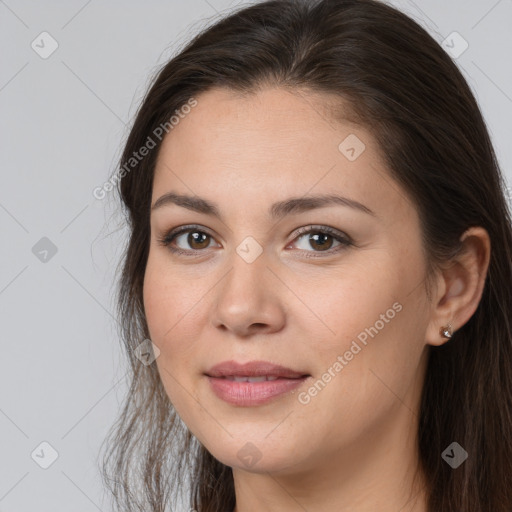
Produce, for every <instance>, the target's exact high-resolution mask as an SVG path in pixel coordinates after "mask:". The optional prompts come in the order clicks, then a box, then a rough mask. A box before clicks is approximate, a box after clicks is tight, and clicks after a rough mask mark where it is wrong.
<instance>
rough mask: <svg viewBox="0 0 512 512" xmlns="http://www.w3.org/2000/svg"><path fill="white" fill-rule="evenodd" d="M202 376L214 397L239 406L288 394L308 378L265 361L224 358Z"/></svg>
mask: <svg viewBox="0 0 512 512" xmlns="http://www.w3.org/2000/svg"><path fill="white" fill-rule="evenodd" d="M205 376H206V377H207V378H208V381H209V383H210V387H211V389H212V391H213V392H214V393H215V395H217V397H218V398H220V399H221V400H223V401H225V402H227V403H229V404H231V405H236V406H240V407H249V406H256V405H262V404H264V403H267V402H269V401H271V400H273V399H275V398H277V397H278V396H281V395H286V394H289V393H290V392H293V391H294V390H295V389H296V388H297V387H298V386H300V385H301V384H302V383H303V382H304V381H305V380H306V379H308V378H309V377H311V375H310V374H308V373H306V372H301V371H296V370H292V369H291V368H286V367H284V366H281V365H275V364H273V363H269V362H267V361H251V362H249V363H245V364H240V363H237V362H235V361H225V362H224V363H221V364H218V365H216V366H214V367H212V368H210V370H208V371H207V372H206V373H205Z"/></svg>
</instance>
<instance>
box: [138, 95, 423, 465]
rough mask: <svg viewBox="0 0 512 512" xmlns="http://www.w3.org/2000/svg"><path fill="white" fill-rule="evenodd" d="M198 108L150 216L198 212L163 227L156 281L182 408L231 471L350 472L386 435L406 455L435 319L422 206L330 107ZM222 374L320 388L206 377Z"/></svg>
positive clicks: (272, 101)
mask: <svg viewBox="0 0 512 512" xmlns="http://www.w3.org/2000/svg"><path fill="white" fill-rule="evenodd" d="M196 99H197V102H198V103H197V106H195V107H194V108H192V109H191V111H190V113H188V114H187V115H183V118H182V119H180V122H179V124H177V125H176V126H175V127H174V128H173V129H172V130H171V131H170V132H169V134H168V135H167V136H166V138H165V140H164V142H163V145H162V147H161V150H160V153H159V157H158V162H157V166H156V170H155V179H154V185H153V187H154V188H153V196H152V203H151V204H152V205H154V204H155V203H156V202H157V200H158V199H159V198H161V197H162V196H164V195H165V194H169V193H170V192H172V193H173V194H176V197H177V196H187V198H188V199H186V200H185V199H175V200H174V201H173V200H168V201H162V202H160V206H159V207H157V208H155V209H154V210H153V211H152V212H151V246H150V251H149V258H148V262H147V269H146V274H145V280H144V306H145V311H146V315H147V321H148V325H149V330H150V336H151V340H152V342H153V343H154V344H155V345H156V346H157V347H158V348H159V350H160V355H159V357H158V358H157V360H156V364H157V367H158V371H159V374H160V376H161V379H162V381H163V385H164V387H165V390H166V392H167V394H168V396H169V399H170V400H171V402H172V403H173V405H174V407H175V408H176V410H177V412H178V414H179V415H180V417H181V418H182V420H183V421H184V422H185V424H186V425H187V426H188V428H189V429H190V430H191V431H192V433H193V434H194V435H195V436H196V437H197V438H198V439H199V440H200V442H201V443H202V444H203V445H204V446H205V447H206V448H207V449H208V450H209V451H210V452H211V453H212V454H213V455H214V456H215V457H216V458H217V459H219V460H220V461H221V462H223V463H224V464H226V465H229V466H232V467H233V468H238V469H246V470H249V471H252V472H267V471H275V472H279V471H280V472H281V473H282V474H285V473H286V472H293V471H297V470H298V469H300V471H304V470H305V469H307V468H311V469H313V468H315V467H318V466H319V465H320V464H321V465H322V467H325V466H326V465H329V464H331V463H334V462H333V461H334V459H333V457H332V455H333V454H335V453H336V454H338V455H339V456H341V455H344V456H345V459H344V460H348V459H349V458H350V460H351V461H352V465H351V466H350V467H349V469H350V470H353V468H354V464H356V463H357V461H360V460H362V459H364V457H366V456H369V457H371V456H372V455H375V453H374V452H373V450H374V449H377V446H378V443H379V440H381V439H382V438H383V436H385V437H386V438H387V439H388V441H389V443H395V444H396V449H397V450H401V449H403V446H404V444H405V443H404V441H405V439H406V437H404V436H407V435H409V434H411V432H413V433H414V435H415V429H416V428H417V424H416V420H417V416H416V414H415V411H416V409H417V405H418V401H419V397H420V392H421V387H422V383H423V378H424V371H425V363H426V353H427V352H426V347H425V343H426V342H425V332H426V329H427V326H428V323H429V315H430V305H429V303H428V301H427V298H426V295H425V282H424V279H425V261H424V257H423V252H422V247H421V239H420V228H419V219H418V215H417V212H416V210H415V207H414V205H413V204H412V203H411V202H410V201H409V199H408V198H407V196H406V194H405V192H404V191H403V190H402V189H401V188H400V187H399V186H398V184H397V183H396V182H394V181H393V180H392V179H391V177H390V176H389V174H388V172H387V170H386V168H385V164H384V161H383V158H382V155H381V154H379V148H378V147H377V145H376V141H375V140H374V138H372V136H371V135H370V133H369V132H368V131H367V130H365V129H364V128H363V127H361V126H360V125H356V124H351V123H349V122H341V121H339V122H338V121H337V122H335V121H334V120H333V119H332V118H331V117H330V116H329V115H328V113H327V109H326V105H327V103H326V101H327V100H328V99H329V98H328V97H327V96H320V95H317V94H313V93H309V94H306V93H304V92H302V93H300V94H299V93H291V92H289V91H288V92H287V91H285V90H283V89H279V88H274V89H271V88H269V89H264V90H262V91H259V92H257V93H255V94H253V95H248V96H245V97H242V96H240V95H236V94H235V93H233V92H232V91H229V90H224V89H215V90H211V91H209V92H207V93H204V94H203V95H201V96H198V97H197V98H196ZM328 196H329V197H334V196H339V197H341V198H345V199H338V200H332V201H326V200H322V201H321V200H320V199H319V198H324V199H325V198H327V197H328ZM349 200H350V201H352V202H353V203H351V202H350V201H349ZM206 203H207V204H206ZM207 205H210V206H209V207H207ZM214 212H215V213H216V214H217V215H216V214H214ZM190 225H192V226H190ZM184 226H188V227H189V231H187V232H184V233H181V234H178V235H177V236H176V237H175V238H174V240H173V241H172V242H171V243H170V244H169V245H168V246H164V245H163V244H160V243H159V242H158V240H159V239H163V238H164V237H165V236H166V235H167V234H168V233H169V232H170V231H171V230H175V229H176V228H180V227H184ZM309 228H311V229H309ZM300 230H303V231H300ZM309 231H310V232H309ZM345 242H348V245H347V244H346V243H345ZM173 249H176V250H180V251H183V252H180V253H178V252H173ZM225 361H234V362H237V363H240V364H245V363H247V362H251V361H260V362H261V361H265V362H269V363H272V364H275V365H281V366H283V367H286V368H288V369H291V370H293V371H294V372H296V375H297V376H303V375H306V376H307V377H304V378H302V379H290V378H284V376H283V375H281V377H279V378H278V379H277V380H274V381H273V382H270V381H269V382H237V381H234V380H232V378H229V377H224V378H221V377H217V378H213V377H209V376H208V375H209V374H210V375H211V374H213V371H212V370H211V369H212V367H213V366H215V365H218V364H219V363H222V362H225ZM262 371H263V372H267V374H268V373H270V374H271V373H272V372H271V370H268V369H266V370H265V369H264V370H262ZM228 373H229V370H228ZM232 373H235V372H232ZM239 373H240V374H242V375H243V374H244V371H243V370H240V372H239ZM246 373H249V372H246ZM277 373H279V372H277ZM274 376H275V375H274ZM288 377H290V375H288ZM219 390H220V391H219ZM273 393H274V394H273ZM275 393H277V394H275ZM414 435H412V436H410V439H411V445H410V446H412V443H413V441H414ZM389 443H388V447H389ZM391 448H392V447H391ZM391 448H390V449H391ZM337 459H339V457H337Z"/></svg>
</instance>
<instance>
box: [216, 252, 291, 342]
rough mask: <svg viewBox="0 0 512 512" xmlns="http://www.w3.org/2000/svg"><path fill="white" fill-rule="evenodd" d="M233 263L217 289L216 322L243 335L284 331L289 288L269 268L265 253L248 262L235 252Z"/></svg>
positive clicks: (234, 332)
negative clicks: (285, 298)
mask: <svg viewBox="0 0 512 512" xmlns="http://www.w3.org/2000/svg"><path fill="white" fill-rule="evenodd" d="M230 263H231V267H230V270H229V271H228V272H227V275H225V277H224V278H223V279H222V281H221V282H220V283H219V285H218V286H216V287H215V288H214V290H215V293H216V296H215V297H214V306H213V308H212V315H213V316H212V323H213V325H214V326H215V327H216V328H218V329H222V330H225V331H230V332H232V333H233V334H236V335H237V336H241V337H247V336H250V335H251V334H256V333H260V334H261V333H272V332H277V331H279V330H281V329H282V328H283V326H284V324H285V320H286V314H285V313H286V311H285V308H284V301H283V296H282V295H283V294H284V293H286V287H285V286H284V285H283V283H282V282H281V281H280V280H279V279H278V278H277V277H276V275H275V274H276V272H275V270H273V269H271V268H269V265H268V261H267V258H266V257H265V252H263V253H262V254H261V255H260V256H259V257H258V258H257V259H256V260H255V261H253V262H251V263H248V262H247V261H245V260H244V259H243V258H242V257H240V256H239V255H238V253H236V252H235V251H233V257H232V259H231V261H230Z"/></svg>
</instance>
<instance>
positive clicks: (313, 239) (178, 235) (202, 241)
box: [158, 226, 353, 255]
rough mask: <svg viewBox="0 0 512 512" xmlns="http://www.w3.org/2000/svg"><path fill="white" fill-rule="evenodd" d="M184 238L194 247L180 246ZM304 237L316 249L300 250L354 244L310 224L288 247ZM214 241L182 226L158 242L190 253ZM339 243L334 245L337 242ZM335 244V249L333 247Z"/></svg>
mask: <svg viewBox="0 0 512 512" xmlns="http://www.w3.org/2000/svg"><path fill="white" fill-rule="evenodd" d="M180 239H183V240H182V243H185V244H186V245H188V247H192V248H191V249H188V248H183V247H180V245H179V243H178V242H179V240H180ZM301 239H304V241H305V242H303V244H304V245H309V247H312V248H313V249H314V250H313V251H311V250H309V249H308V248H307V247H298V248H299V249H300V250H304V251H307V252H329V253H333V252H336V251H338V250H340V249H342V248H344V247H348V246H350V245H353V243H352V241H351V240H350V238H349V237H348V236H346V235H344V234H343V233H341V232H338V231H337V230H334V229H332V228H329V227H327V226H323V227H316V228H315V227H314V226H308V227H305V228H301V229H300V230H299V234H298V236H296V237H295V239H294V240H293V241H292V242H291V243H290V244H288V245H287V246H286V247H287V248H288V247H290V246H291V245H295V243H296V241H297V240H298V241H300V240H301ZM212 241H214V238H213V236H212V235H210V234H208V233H207V232H205V231H202V230H200V229H198V228H196V227H190V226H189V227H182V228H179V229H178V230H175V231H171V232H170V233H168V234H167V235H165V236H164V237H163V238H160V239H158V242H159V243H160V244H161V245H163V246H166V247H168V249H169V250H170V251H171V252H174V253H178V254H183V255H189V254H190V253H198V252H201V250H203V249H208V248H209V247H211V246H212V245H211V242H212ZM336 242H337V243H338V245H334V244H335V243H336ZM333 245H334V249H331V248H332V247H333Z"/></svg>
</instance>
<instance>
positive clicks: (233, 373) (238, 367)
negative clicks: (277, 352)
mask: <svg viewBox="0 0 512 512" xmlns="http://www.w3.org/2000/svg"><path fill="white" fill-rule="evenodd" d="M205 373H206V375H207V376H208V377H261V376H264V375H265V376H269V377H284V378H287V379H296V378H299V377H306V376H308V375H307V374H306V373H305V372H298V371H295V370H292V369H291V368H286V367H284V366H281V365H278V364H273V363H270V362H268V361H249V362H247V363H244V364H241V363H237V362H236V361H224V362H222V363H219V364H216V365H215V366H212V367H211V368H210V369H209V370H208V371H207V372H205Z"/></svg>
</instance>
